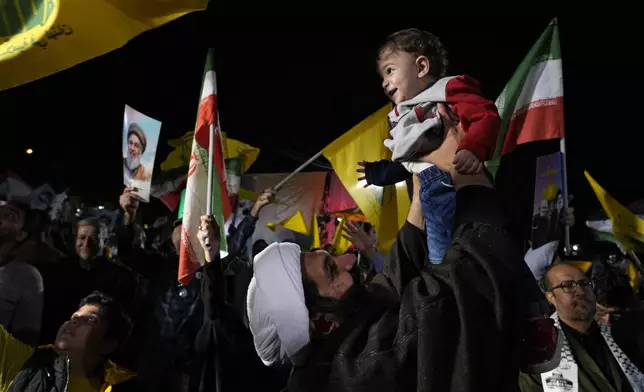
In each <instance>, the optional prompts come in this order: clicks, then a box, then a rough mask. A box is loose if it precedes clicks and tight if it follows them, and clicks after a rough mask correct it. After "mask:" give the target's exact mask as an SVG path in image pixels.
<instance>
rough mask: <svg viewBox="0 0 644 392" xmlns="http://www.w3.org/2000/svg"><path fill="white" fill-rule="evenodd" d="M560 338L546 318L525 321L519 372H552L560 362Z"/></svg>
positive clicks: (551, 321) (552, 324)
mask: <svg viewBox="0 0 644 392" xmlns="http://www.w3.org/2000/svg"><path fill="white" fill-rule="evenodd" d="M561 345H562V341H561V336H560V334H559V331H558V330H557V327H555V325H554V321H553V320H552V319H551V318H550V317H547V316H542V317H539V318H533V319H529V320H526V321H525V323H524V327H523V338H522V346H523V347H522V350H521V351H522V354H521V371H522V372H524V373H529V374H537V373H545V372H549V371H551V370H554V369H556V368H557V366H559V362H560V361H561Z"/></svg>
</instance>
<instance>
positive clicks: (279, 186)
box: [275, 151, 322, 191]
mask: <svg viewBox="0 0 644 392" xmlns="http://www.w3.org/2000/svg"><path fill="white" fill-rule="evenodd" d="M321 156H322V151H320V152H318V153H317V154H315V155H313V156H312V157H311V158H309V160H308V161H306V162H304V163H303V164H301V165H300V167H298V168H297V169H295V171H293V173H291V174H289V175H288V176H286V178H285V179H283V180H282V181H280V182H279V183H278V184H277V185H275V191H278V190H279V189H280V188H281V187H282V186H283V185H284V184H286V182H287V181H288V180H290V179H291V178H293V177H294V176H295V175H296V174H297V173H299V172H301V171H302V170H304V169H305V168H306V167H307V166H308V165H310V164H311V163H313V161H315V160H316V159H318V158H319V157H321Z"/></svg>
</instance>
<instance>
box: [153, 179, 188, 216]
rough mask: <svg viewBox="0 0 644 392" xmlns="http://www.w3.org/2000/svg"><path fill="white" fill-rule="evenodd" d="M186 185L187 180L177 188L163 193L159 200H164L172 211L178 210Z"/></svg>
mask: <svg viewBox="0 0 644 392" xmlns="http://www.w3.org/2000/svg"><path fill="white" fill-rule="evenodd" d="M186 185H187V181H183V182H182V183H181V185H179V187H178V188H177V189H175V190H173V191H172V192H168V193H166V194H164V195H162V196H161V197H160V198H159V200H161V202H163V204H165V206H166V207H168V209H169V210H170V211H174V210H176V209H177V207H178V206H179V202H180V201H181V193H182V192H183V190H184V189H186Z"/></svg>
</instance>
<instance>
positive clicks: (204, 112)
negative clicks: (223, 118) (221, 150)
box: [195, 95, 218, 150]
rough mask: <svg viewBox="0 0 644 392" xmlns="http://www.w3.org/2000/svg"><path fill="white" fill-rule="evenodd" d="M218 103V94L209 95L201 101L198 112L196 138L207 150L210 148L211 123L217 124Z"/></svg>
mask: <svg viewBox="0 0 644 392" xmlns="http://www.w3.org/2000/svg"><path fill="white" fill-rule="evenodd" d="M217 103H218V102H217V96H216V95H209V96H207V97H206V98H204V99H203V100H202V101H201V103H200V104H199V111H198V112H197V127H196V129H195V140H196V141H197V143H199V145H200V146H201V147H203V148H205V149H206V150H208V142H209V141H210V136H209V129H210V125H211V124H214V125H215V126H216V125H217V108H218V106H217Z"/></svg>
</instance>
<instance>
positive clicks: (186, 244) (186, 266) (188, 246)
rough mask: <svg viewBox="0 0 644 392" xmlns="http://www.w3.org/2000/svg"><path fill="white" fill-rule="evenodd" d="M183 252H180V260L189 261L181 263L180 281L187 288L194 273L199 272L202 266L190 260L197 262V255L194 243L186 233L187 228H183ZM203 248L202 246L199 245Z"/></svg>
mask: <svg viewBox="0 0 644 392" xmlns="http://www.w3.org/2000/svg"><path fill="white" fill-rule="evenodd" d="M181 243H182V245H181V250H180V251H179V260H180V261H184V260H185V261H188V262H183V263H181V262H180V263H179V273H178V280H179V283H181V284H182V285H184V286H187V285H189V284H190V282H192V277H193V276H194V273H195V272H197V270H198V269H199V268H201V265H200V264H199V263H193V262H191V261H190V260H197V255H196V254H195V252H194V250H193V249H194V248H193V247H192V243H191V242H190V236H189V235H188V232H187V231H186V229H185V227H182V228H181ZM198 246H201V244H198Z"/></svg>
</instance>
